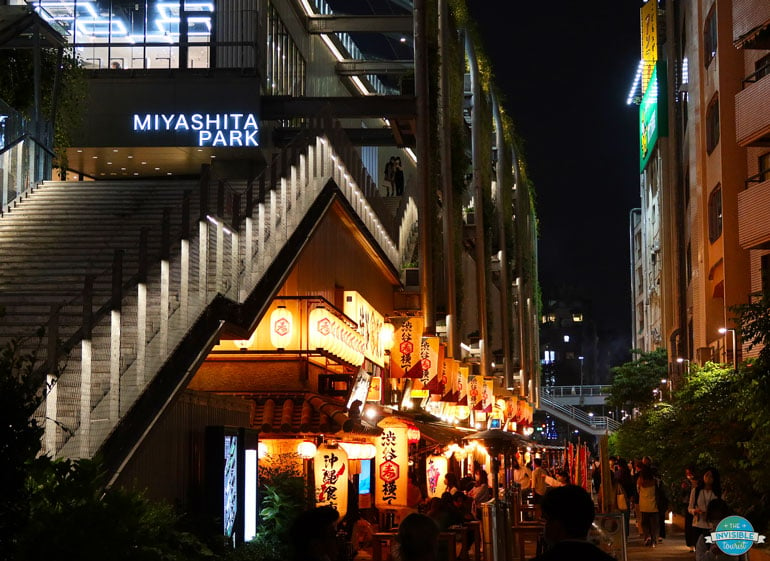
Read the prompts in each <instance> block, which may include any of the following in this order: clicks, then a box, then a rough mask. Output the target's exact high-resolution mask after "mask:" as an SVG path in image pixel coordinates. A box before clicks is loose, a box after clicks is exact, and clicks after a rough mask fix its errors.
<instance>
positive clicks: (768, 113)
mask: <svg viewBox="0 0 770 561" xmlns="http://www.w3.org/2000/svg"><path fill="white" fill-rule="evenodd" d="M768 6H770V3H768ZM743 83H744V88H743V90H741V91H740V92H738V93H737V94H736V96H735V140H736V141H737V142H738V145H739V146H743V147H746V146H767V145H770V103H768V102H767V100H768V99H770V74H767V75H763V76H759V73H754V74H752V75H751V76H749V77H748V78H746V80H744V81H743Z"/></svg>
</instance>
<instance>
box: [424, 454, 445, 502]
mask: <svg viewBox="0 0 770 561" xmlns="http://www.w3.org/2000/svg"><path fill="white" fill-rule="evenodd" d="M446 472H447V459H446V458H445V457H444V456H428V458H427V459H426V460H425V479H426V481H427V482H428V498H431V499H432V498H433V497H441V495H443V494H444V491H446V490H447V488H446V484H445V483H444V476H445V475H446Z"/></svg>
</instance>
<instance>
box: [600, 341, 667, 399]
mask: <svg viewBox="0 0 770 561" xmlns="http://www.w3.org/2000/svg"><path fill="white" fill-rule="evenodd" d="M631 353H632V354H633V355H637V358H636V359H634V360H632V361H631V362H627V363H625V364H621V365H620V366H615V367H613V368H612V369H611V370H610V371H611V372H612V374H613V378H612V385H611V386H610V395H609V397H608V398H607V405H609V406H610V407H617V408H621V407H628V408H631V409H640V410H642V409H646V408H647V407H650V406H651V405H652V404H653V403H654V402H655V396H654V394H653V392H652V391H653V390H654V389H659V388H660V380H661V379H662V378H666V377H667V376H668V356H667V355H666V350H665V349H657V350H654V351H652V352H645V351H640V350H638V349H636V350H632V351H631Z"/></svg>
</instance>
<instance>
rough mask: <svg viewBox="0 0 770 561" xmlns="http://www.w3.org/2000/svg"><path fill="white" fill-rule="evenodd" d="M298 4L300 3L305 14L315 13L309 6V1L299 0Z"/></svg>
mask: <svg viewBox="0 0 770 561" xmlns="http://www.w3.org/2000/svg"><path fill="white" fill-rule="evenodd" d="M300 4H302V9H303V10H305V15H306V16H312V15H315V12H314V11H313V8H311V7H310V3H308V1H307V0H300Z"/></svg>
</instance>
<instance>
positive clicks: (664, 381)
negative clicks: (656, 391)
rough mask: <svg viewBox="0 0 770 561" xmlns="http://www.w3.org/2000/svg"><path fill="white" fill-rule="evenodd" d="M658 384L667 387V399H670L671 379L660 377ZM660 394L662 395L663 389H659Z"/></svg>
mask: <svg viewBox="0 0 770 561" xmlns="http://www.w3.org/2000/svg"><path fill="white" fill-rule="evenodd" d="M660 384H661V385H662V386H664V387H666V388H668V400H669V401H671V394H672V393H673V388H672V387H671V385H672V384H671V379H670V378H661V379H660ZM660 393H661V396H662V395H663V391H662V390H661V392H660Z"/></svg>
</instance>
